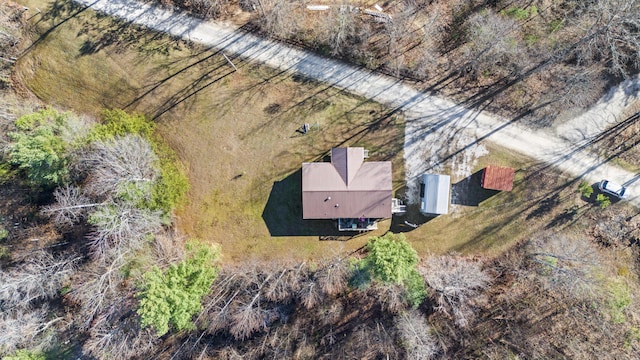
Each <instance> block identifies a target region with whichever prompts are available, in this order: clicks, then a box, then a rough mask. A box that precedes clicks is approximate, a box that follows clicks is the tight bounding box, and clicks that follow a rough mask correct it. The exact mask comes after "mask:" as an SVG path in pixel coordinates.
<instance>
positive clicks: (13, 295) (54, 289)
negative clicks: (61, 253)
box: [0, 251, 78, 308]
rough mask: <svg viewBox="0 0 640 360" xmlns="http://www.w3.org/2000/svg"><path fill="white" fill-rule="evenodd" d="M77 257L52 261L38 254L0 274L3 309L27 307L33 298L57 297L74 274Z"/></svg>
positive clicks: (41, 252)
mask: <svg viewBox="0 0 640 360" xmlns="http://www.w3.org/2000/svg"><path fill="white" fill-rule="evenodd" d="M77 260H78V258H54V257H53V256H51V255H50V254H49V253H47V252H45V251H38V252H35V253H33V254H31V255H30V256H29V258H27V259H26V260H25V261H24V262H22V263H20V264H19V265H17V266H15V267H13V268H10V269H9V270H2V271H1V272H0V301H1V302H2V304H3V307H4V308H12V307H17V306H18V307H26V306H29V304H30V303H31V302H32V301H33V300H35V299H49V298H52V297H54V296H56V295H57V294H58V291H60V289H61V288H62V286H63V284H65V283H66V282H67V281H68V280H69V278H70V277H71V275H73V274H74V272H75V271H76V269H75V266H74V263H75V262H76V261H77Z"/></svg>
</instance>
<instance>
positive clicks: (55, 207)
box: [41, 186, 102, 226]
mask: <svg viewBox="0 0 640 360" xmlns="http://www.w3.org/2000/svg"><path fill="white" fill-rule="evenodd" d="M53 196H54V197H55V199H56V202H55V203H53V204H52V205H48V206H45V207H44V208H43V209H42V210H41V212H42V213H43V214H45V215H49V216H51V217H52V218H53V221H54V222H55V223H56V225H58V226H71V225H74V224H77V223H79V222H80V221H81V220H83V219H84V218H85V217H86V214H87V211H88V210H89V209H91V208H93V207H96V206H99V205H102V203H94V202H91V200H90V199H89V198H88V197H87V196H86V195H85V194H84V193H83V192H82V190H81V189H80V188H78V187H75V186H65V187H59V188H56V190H55V191H54V192H53Z"/></svg>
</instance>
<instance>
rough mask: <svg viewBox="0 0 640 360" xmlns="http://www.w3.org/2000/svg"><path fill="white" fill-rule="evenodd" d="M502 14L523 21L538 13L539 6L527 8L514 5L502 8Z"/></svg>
mask: <svg viewBox="0 0 640 360" xmlns="http://www.w3.org/2000/svg"><path fill="white" fill-rule="evenodd" d="M500 14H502V15H506V16H509V17H512V18H515V19H516V20H520V21H522V20H527V19H528V18H530V17H532V16H536V15H538V7H537V6H529V7H526V8H521V7H517V6H514V7H511V8H509V9H506V10H502V11H501V12H500Z"/></svg>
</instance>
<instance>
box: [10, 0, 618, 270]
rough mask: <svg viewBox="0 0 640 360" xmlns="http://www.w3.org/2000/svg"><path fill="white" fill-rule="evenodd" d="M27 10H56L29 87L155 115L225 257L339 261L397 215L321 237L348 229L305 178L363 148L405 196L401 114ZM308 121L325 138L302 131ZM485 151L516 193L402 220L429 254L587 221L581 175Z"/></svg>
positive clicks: (90, 104)
mask: <svg viewBox="0 0 640 360" xmlns="http://www.w3.org/2000/svg"><path fill="white" fill-rule="evenodd" d="M21 2H22V3H24V4H26V5H27V6H29V7H31V8H34V7H39V8H40V9H42V10H43V15H38V16H35V17H34V18H32V19H31V22H32V23H34V24H35V26H34V33H35V34H36V35H34V36H35V37H34V38H35V39H37V41H36V42H35V43H34V45H33V46H31V47H30V48H29V50H28V51H27V52H26V53H25V55H24V56H23V57H21V59H20V60H19V62H18V64H17V70H18V74H17V76H16V77H17V80H19V81H21V82H22V83H24V84H25V85H26V86H27V87H28V88H29V89H30V90H31V91H33V92H34V93H35V94H36V95H37V96H38V97H40V98H41V99H42V100H43V101H45V102H47V103H51V104H55V105H57V106H60V107H63V108H68V109H72V110H74V111H77V112H80V113H87V114H93V115H95V114H97V113H98V112H99V111H100V109H103V108H123V109H125V110H127V111H130V112H141V113H144V114H146V115H148V116H149V117H151V118H154V119H155V121H156V122H157V124H158V131H159V133H160V134H161V135H162V137H163V138H164V139H166V141H167V142H168V143H169V144H170V145H171V147H172V148H173V149H175V151H176V152H177V153H178V155H179V157H180V159H181V160H182V161H183V163H184V165H185V167H186V169H187V173H188V176H189V180H190V183H191V190H190V192H189V194H188V201H187V203H186V205H185V206H183V207H182V208H181V209H179V211H178V212H177V226H178V228H179V229H180V230H182V231H184V232H185V233H186V234H187V235H188V236H190V237H197V238H201V239H203V240H206V241H209V242H212V243H219V244H221V246H222V253H223V257H224V260H225V261H227V262H237V261H246V260H251V259H255V260H267V259H280V260H283V261H288V260H300V259H307V258H318V257H322V256H328V255H332V254H334V253H337V252H342V251H349V250H354V249H357V248H359V247H361V246H362V245H363V244H364V243H365V242H366V240H367V238H368V235H379V234H382V233H384V232H385V231H386V230H387V229H389V226H391V225H392V223H391V221H390V220H387V221H385V222H383V223H381V224H380V229H379V230H378V231H377V232H375V233H373V234H367V235H365V236H359V237H355V238H352V239H349V240H348V241H334V240H329V241H322V240H321V239H322V238H323V235H331V236H336V235H338V234H336V231H335V225H334V224H332V223H330V222H304V221H302V220H301V216H300V214H301V212H300V211H301V210H300V196H301V195H300V172H299V169H300V166H301V163H302V162H303V161H317V160H321V159H322V158H323V156H324V155H325V154H326V153H327V152H328V151H329V149H330V148H331V147H333V146H344V145H350V146H364V147H366V148H368V149H369V150H370V152H371V160H391V161H392V162H393V167H394V176H393V179H394V188H396V189H400V188H402V186H403V183H404V172H403V163H402V157H403V153H402V145H403V138H404V124H403V118H402V116H401V114H393V113H391V112H390V111H389V110H388V109H385V108H384V107H383V106H381V105H379V104H376V103H373V102H371V101H368V100H367V99H363V98H360V97H356V96H353V95H350V94H346V93H343V92H341V91H339V90H336V89H333V88H330V87H327V86H326V85H323V84H318V83H315V82H312V81H308V80H306V79H303V78H299V77H297V76H292V75H291V74H288V73H279V72H277V71H274V70H271V69H267V68H265V67H261V66H257V65H252V64H247V63H245V62H243V61H241V60H240V59H235V60H234V62H235V64H236V65H237V66H238V68H239V69H240V71H239V72H234V71H233V69H232V68H231V67H230V66H229V65H228V64H227V63H226V61H225V60H224V58H223V57H222V56H221V55H220V54H218V53H216V52H215V51H213V50H207V49H201V48H199V47H197V46H191V45H189V44H185V43H184V42H182V41H177V40H175V39H171V38H168V37H165V36H160V35H158V34H155V33H152V32H149V31H146V30H144V29H137V28H135V27H132V26H129V25H123V24H121V23H118V22H114V21H113V20H111V19H109V18H106V17H102V16H96V15H95V14H93V13H91V12H89V11H82V12H80V13H78V14H76V15H73V16H71V14H74V13H75V12H76V11H77V9H74V8H72V7H69V6H70V5H69V2H58V1H43V0H22V1H21ZM38 35H41V36H39V37H38ZM303 123H309V124H311V125H312V126H313V127H314V130H312V131H311V132H310V133H308V134H307V135H302V134H300V133H298V132H296V130H297V129H298V128H299V127H300V126H301V125H302V124H303ZM486 146H487V147H488V149H489V150H490V151H489V155H487V156H484V157H483V158H481V159H479V161H478V164H477V165H476V167H475V169H474V171H478V170H480V169H481V168H482V167H484V166H485V165H486V164H489V163H496V164H501V165H510V166H514V167H516V168H517V169H518V172H517V177H516V186H515V189H514V191H513V192H509V193H499V194H491V196H487V194H485V193H478V194H476V195H478V196H479V197H480V200H483V201H480V202H478V203H477V204H474V205H473V206H464V207H458V208H457V211H455V212H454V213H453V214H451V215H448V216H441V217H438V218H436V219H433V220H430V221H428V222H426V223H424V222H425V220H426V219H424V218H418V217H415V216H414V215H407V216H406V217H405V218H397V219H395V220H394V223H397V222H399V223H403V222H404V220H405V219H406V220H409V221H411V222H416V223H418V222H422V223H424V224H423V225H422V226H420V227H419V228H417V229H415V230H413V231H410V232H407V238H408V239H409V241H411V242H412V243H413V245H414V247H415V248H416V249H417V250H418V251H419V252H420V253H421V254H425V253H428V252H438V253H440V252H447V251H459V252H463V253H476V252H490V253H491V252H495V251H499V250H502V249H505V248H507V247H508V246H509V245H511V244H513V243H514V242H515V241H516V240H519V239H522V238H523V237H525V236H528V235H529V234H531V233H532V232H533V231H535V230H538V229H541V228H544V227H546V226H549V224H555V225H559V224H560V223H559V222H557V221H558V220H557V219H558V216H561V218H560V220H561V222H562V224H563V225H564V224H569V223H571V222H572V221H573V220H575V219H574V218H575V217H576V216H577V215H576V214H573V213H570V214H569V215H566V214H567V209H571V207H572V206H573V205H574V204H575V205H576V206H578V207H580V209H581V210H580V211H582V212H581V213H584V211H586V210H585V209H586V207H585V203H583V202H581V200H580V199H579V197H578V195H576V190H575V189H576V188H577V183H573V184H570V186H568V187H563V186H565V185H566V184H567V183H568V182H570V181H571V180H572V179H570V178H567V177H564V176H562V175H561V174H557V173H556V172H554V171H553V170H552V169H549V168H543V167H542V166H541V165H537V164H535V163H533V162H532V161H531V160H529V159H526V158H523V157H520V156H517V155H515V154H513V153H510V152H508V151H505V150H504V149H501V148H499V147H495V146H491V145H486ZM452 180H454V182H458V181H460V180H462V179H452ZM472 191H475V192H477V191H478V190H477V189H475V190H474V189H472ZM616 206H618V205H616ZM563 214H564V215H563ZM562 216H564V217H562ZM567 219H569V220H567ZM553 221H556V223H553ZM555 225H554V226H555ZM347 239H348V238H347V237H345V236H341V237H340V238H339V240H347Z"/></svg>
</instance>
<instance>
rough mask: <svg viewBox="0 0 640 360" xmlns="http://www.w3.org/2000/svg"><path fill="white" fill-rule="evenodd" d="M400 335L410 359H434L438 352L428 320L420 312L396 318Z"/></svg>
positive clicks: (412, 312) (411, 312) (411, 311)
mask: <svg viewBox="0 0 640 360" xmlns="http://www.w3.org/2000/svg"><path fill="white" fill-rule="evenodd" d="M395 323H396V327H397V329H398V335H399V337H400V341H401V343H402V346H403V347H404V348H405V350H406V351H407V358H409V359H421V360H422V359H423V360H426V359H433V358H434V356H435V355H436V354H437V352H438V344H437V342H436V339H435V338H434V337H433V335H431V328H430V327H429V325H427V319H426V318H425V317H424V316H423V315H422V314H420V312H419V311H418V310H410V311H407V312H404V313H402V314H400V315H398V316H396V318H395Z"/></svg>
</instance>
